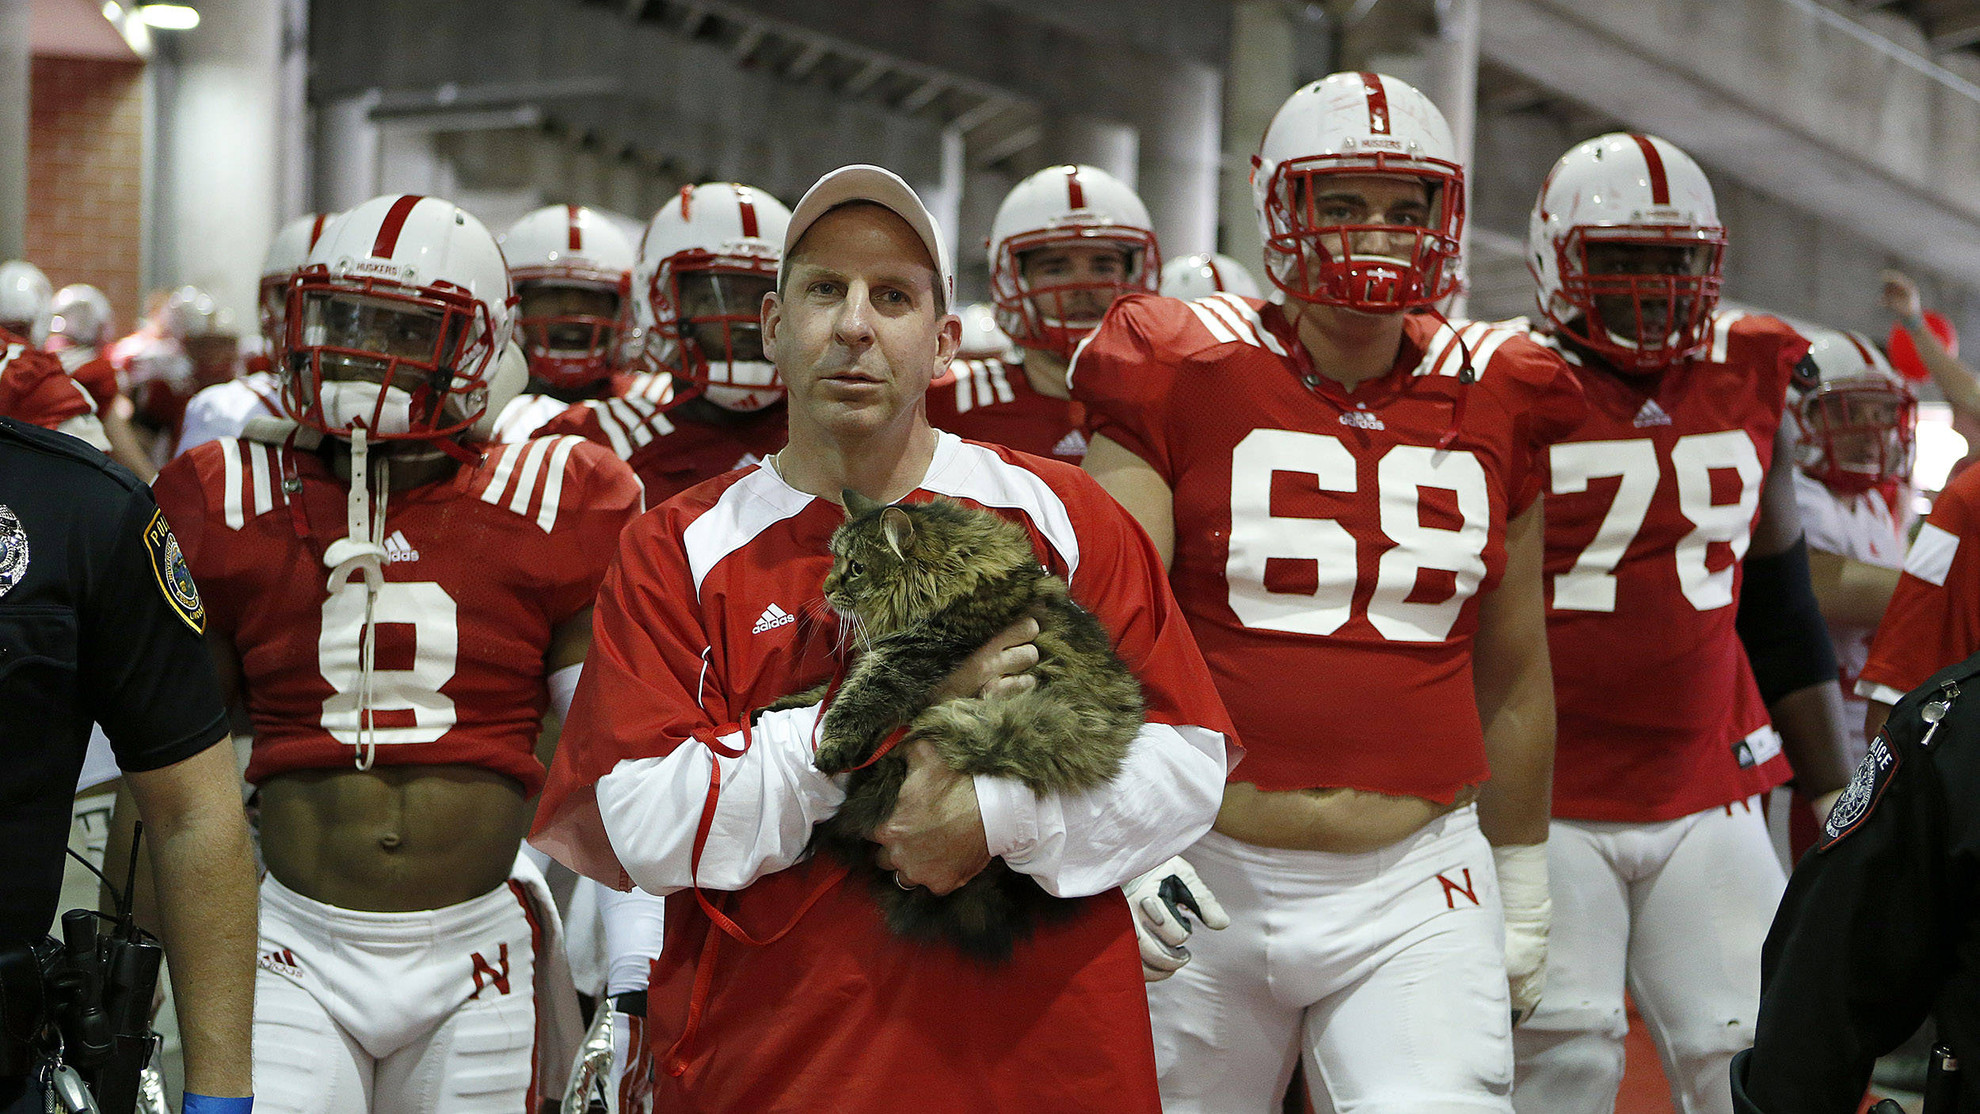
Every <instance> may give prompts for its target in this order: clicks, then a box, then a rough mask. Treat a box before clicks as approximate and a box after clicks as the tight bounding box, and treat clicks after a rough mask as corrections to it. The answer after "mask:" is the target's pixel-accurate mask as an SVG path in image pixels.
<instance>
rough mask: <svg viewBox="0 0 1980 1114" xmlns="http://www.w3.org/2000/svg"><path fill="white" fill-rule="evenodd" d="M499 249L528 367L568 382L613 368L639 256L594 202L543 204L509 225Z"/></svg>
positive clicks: (589, 379) (578, 383) (593, 378)
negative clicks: (511, 286)
mask: <svg viewBox="0 0 1980 1114" xmlns="http://www.w3.org/2000/svg"><path fill="white" fill-rule="evenodd" d="M502 256H503V258H505V259H507V260H508V261H509V281H510V282H512V283H514V284H515V287H516V297H517V298H518V299H519V303H518V304H519V310H518V314H517V317H516V332H517V339H518V340H519V341H520V342H521V343H522V346H523V351H524V352H525V353H526V354H527V355H528V357H529V370H530V374H531V375H534V376H535V377H536V378H538V379H541V380H542V381H544V382H545V383H548V384H550V385H551V386H553V387H566V388H572V387H582V386H585V385H586V384H589V383H595V382H597V381H598V380H600V379H603V378H605V377H606V376H609V375H611V374H612V370H613V365H614V361H615V358H616V356H617V353H618V342H619V329H620V311H621V310H622V309H623V308H624V305H625V297H626V294H627V292H628V291H629V290H630V289H631V288H632V269H633V264H634V262H636V260H637V253H636V252H635V251H634V250H633V245H632V242H631V241H630V240H628V239H626V237H625V234H624V233H623V232H620V231H619V229H618V228H617V227H616V226H615V225H613V223H612V222H611V221H610V220H608V219H607V218H606V217H605V216H604V215H603V214H601V213H599V212H597V211H596V210H593V209H588V208H586V207H584V206H582V205H547V206H545V207H543V208H541V209H538V210H536V211H535V212H532V213H529V214H528V215H526V216H524V217H523V218H522V219H521V220H518V221H517V222H516V223H514V224H512V225H510V226H509V230H508V231H507V232H505V233H503V234H502ZM567 290H568V291H573V292H570V293H566V292H565V291H567Z"/></svg>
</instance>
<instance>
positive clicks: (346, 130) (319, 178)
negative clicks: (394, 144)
mask: <svg viewBox="0 0 1980 1114" xmlns="http://www.w3.org/2000/svg"><path fill="white" fill-rule="evenodd" d="M377 104H378V90H376V89H372V90H369V91H367V92H363V93H359V94H358V95H356V96H354V97H340V98H338V99H336V100H334V101H331V102H330V103H328V104H326V105H324V106H323V107H322V108H320V109H318V110H317V114H316V160H315V164H316V165H315V167H314V168H313V169H314V171H315V174H314V177H315V179H316V191H315V192H316V207H317V208H318V209H319V210H323V211H332V212H343V211H344V210H346V209H349V208H350V207H352V206H353V205H357V204H359V203H361V202H363V201H366V200H369V199H370V198H371V197H372V196H373V195H375V194H377V192H378V157H379V152H380V148H381V147H382V141H381V139H380V137H379V134H378V133H379V129H378V125H377V124H374V123H372V121H371V110H372V108H373V107H374V106H376V105H377Z"/></svg>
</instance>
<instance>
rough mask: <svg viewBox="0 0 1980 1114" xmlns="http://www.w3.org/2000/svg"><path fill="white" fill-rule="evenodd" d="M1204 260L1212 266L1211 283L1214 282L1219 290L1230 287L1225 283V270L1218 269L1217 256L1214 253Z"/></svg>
mask: <svg viewBox="0 0 1980 1114" xmlns="http://www.w3.org/2000/svg"><path fill="white" fill-rule="evenodd" d="M1203 262H1204V264H1205V265H1207V266H1208V267H1209V268H1210V281H1211V283H1212V284H1214V285H1215V286H1216V287H1217V289H1218V290H1228V289H1230V288H1229V287H1227V286H1225V285H1224V272H1222V271H1220V270H1218V269H1217V257H1216V256H1214V255H1213V256H1210V257H1208V258H1206V259H1205V260H1204V261H1203Z"/></svg>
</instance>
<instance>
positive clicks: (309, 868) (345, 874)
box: [261, 766, 529, 913]
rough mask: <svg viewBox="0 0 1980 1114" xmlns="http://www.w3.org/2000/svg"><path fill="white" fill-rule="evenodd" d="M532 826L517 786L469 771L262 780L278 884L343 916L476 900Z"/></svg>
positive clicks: (264, 827)
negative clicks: (352, 912)
mask: <svg viewBox="0 0 1980 1114" xmlns="http://www.w3.org/2000/svg"><path fill="white" fill-rule="evenodd" d="M528 830H529V808H528V807H527V805H526V804H525V801H524V798H523V788H522V786H521V785H520V784H518V783H517V782H516V781H515V780H514V779H512V778H509V777H505V776H503V775H501V774H497V773H493V772H491V771H488V770H484V769H480V768H478V767H474V766H388V767H381V768H376V769H372V770H366V771H362V772H361V771H358V770H348V769H347V770H297V771H295V772H293V773H286V774H278V775H276V776H274V777H271V778H269V779H267V780H266V781H264V782H262V784H261V851H262V857H263V858H264V859H265V860H266V861H267V863H268V869H269V871H270V872H271V873H273V874H274V875H275V879H276V881H278V882H280V883H282V884H283V885H284V886H287V887H288V888H290V889H291V890H294V891H295V892H297V893H299V894H301V895H303V896H304V897H307V898H312V899H314V900H316V901H321V902H324V903H325V904H329V905H335V906H337V907H339V908H342V909H356V910H362V911H366V912H374V913H403V912H410V911H414V910H421V909H441V908H445V907H446V906H449V905H457V904H459V903H461V902H463V901H468V900H470V899H472V898H477V897H480V896H481V895H483V894H485V893H487V892H488V891H490V890H492V889H494V888H495V887H497V886H499V885H501V884H502V883H503V882H504V881H506V880H507V879H508V877H509V874H510V871H511V869H512V868H513V867H514V865H515V861H516V849H517V847H518V846H519V845H520V844H521V842H522V837H523V836H524V835H525V834H526V833H527V832H528Z"/></svg>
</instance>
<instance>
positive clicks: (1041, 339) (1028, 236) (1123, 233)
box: [990, 164, 1162, 359]
mask: <svg viewBox="0 0 1980 1114" xmlns="http://www.w3.org/2000/svg"><path fill="white" fill-rule="evenodd" d="M1068 247H1101V248H1118V249H1119V250H1120V251H1121V253H1122V254H1123V256H1124V259H1123V263H1124V264H1125V266H1124V267H1123V268H1122V271H1121V275H1120V277H1119V278H1118V279H1112V280H1108V281H1090V280H1081V279H1077V278H1074V279H1071V280H1066V279H1054V278H1043V277H1040V278H1035V279H1033V280H1030V281H1027V280H1026V279H1025V275H1024V264H1025V257H1026V256H1027V255H1029V254H1030V253H1032V252H1035V251H1040V250H1043V249H1047V248H1068ZM1161 270H1162V257H1161V252H1160V251H1159V250H1158V249H1157V247H1156V245H1155V228H1154V222H1152V221H1150V220H1149V219H1148V207H1147V206H1146V205H1143V204H1142V203H1141V198H1139V197H1137V196H1136V195H1135V192H1134V191H1133V190H1131V189H1129V188H1128V187H1127V184H1126V183H1125V182H1122V181H1121V180H1120V179H1119V178H1116V177H1114V176H1113V175H1112V174H1109V173H1107V172H1106V171H1104V170H1101V169H1099V168H1097V167H1092V166H1074V165H1070V164H1067V165H1062V166H1048V167H1046V168H1045V169H1043V170H1041V171H1039V172H1038V173H1036V174H1033V175H1032V176H1031V177H1029V178H1026V179H1025V180H1024V181H1022V182H1019V183H1018V184H1017V185H1016V186H1014V187H1012V189H1011V192H1010V193H1009V194H1007V195H1005V197H1004V203H1003V204H1002V205H999V206H997V217H996V219H995V220H993V221H992V222H991V224H990V298H991V300H992V302H994V303H995V304H996V307H997V326H998V327H999V328H1001V329H1002V330H1003V331H1004V332H1005V333H1006V334H1007V335H1009V336H1010V338H1011V339H1012V340H1013V341H1015V342H1017V343H1018V344H1020V345H1022V346H1024V347H1026V348H1037V349H1042V350H1044V351H1047V352H1052V353H1055V354H1057V355H1058V356H1059V357H1061V358H1062V359H1063V358H1070V357H1071V356H1072V350H1073V348H1074V347H1075V346H1077V345H1078V344H1079V342H1080V341H1081V340H1083V339H1085V337H1086V335H1087V334H1088V333H1091V332H1092V331H1093V330H1094V328H1095V327H1097V326H1098V325H1099V324H1100V318H1101V316H1102V315H1103V314H1105V313H1106V312H1107V307H1108V306H1110V305H1112V304H1113V303H1114V299H1115V298H1118V297H1120V296H1121V295H1122V294H1125V293H1128V292H1130V291H1135V290H1142V291H1147V292H1149V293H1154V292H1155V289H1156V287H1157V284H1158V282H1159V276H1160V275H1161Z"/></svg>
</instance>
